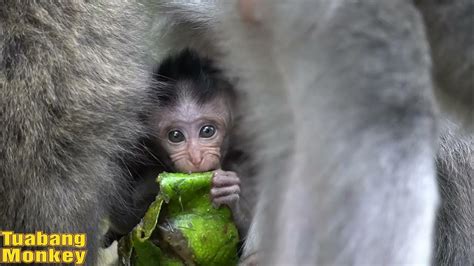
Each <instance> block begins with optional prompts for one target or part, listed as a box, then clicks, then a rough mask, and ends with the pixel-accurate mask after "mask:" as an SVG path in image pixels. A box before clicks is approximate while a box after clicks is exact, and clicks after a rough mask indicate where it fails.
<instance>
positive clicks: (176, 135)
mask: <svg viewBox="0 0 474 266" xmlns="http://www.w3.org/2000/svg"><path fill="white" fill-rule="evenodd" d="M168 139H169V141H171V142H173V143H179V142H182V141H184V135H183V133H182V132H181V131H179V130H172V131H170V132H169V133H168Z"/></svg>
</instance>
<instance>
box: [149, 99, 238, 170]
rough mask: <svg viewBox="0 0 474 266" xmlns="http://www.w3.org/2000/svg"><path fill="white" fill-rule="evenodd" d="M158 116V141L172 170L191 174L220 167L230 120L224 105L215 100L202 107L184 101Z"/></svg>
mask: <svg viewBox="0 0 474 266" xmlns="http://www.w3.org/2000/svg"><path fill="white" fill-rule="evenodd" d="M160 113H161V119H160V122H159V124H158V132H159V133H158V136H159V142H160V145H161V146H162V147H163V148H164V149H165V151H166V152H167V154H168V156H169V158H170V160H171V162H172V164H173V165H172V168H174V170H176V171H179V172H185V173H191V172H205V171H210V170H215V169H218V168H220V164H221V153H222V146H223V143H224V139H225V137H226V135H227V131H228V129H227V125H228V124H229V123H228V120H229V119H230V118H229V117H230V115H229V112H228V108H227V107H226V106H224V105H222V104H220V103H218V102H215V101H214V102H210V103H207V104H204V105H198V104H196V103H194V102H187V103H180V104H179V105H178V106H177V107H176V108H172V109H170V110H162V111H161V112H160Z"/></svg>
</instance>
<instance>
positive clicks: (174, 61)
mask: <svg viewBox="0 0 474 266" xmlns="http://www.w3.org/2000/svg"><path fill="white" fill-rule="evenodd" d="M153 81H154V82H155V83H154V86H153V88H152V92H151V95H152V97H154V98H155V100H156V102H157V104H158V105H159V106H161V107H169V106H174V105H176V104H177V101H179V100H180V97H182V95H183V94H184V93H188V94H189V97H191V98H192V99H194V100H196V101H197V102H198V104H203V103H206V102H209V101H211V100H213V99H215V98H216V97H219V96H223V97H231V95H232V89H231V88H230V84H229V83H228V82H226V81H225V80H224V78H223V76H222V74H221V71H220V70H218V69H217V68H216V67H214V66H213V64H212V62H211V60H209V59H207V58H204V57H201V56H199V55H198V54H197V53H196V52H195V51H193V50H190V49H185V50H183V51H181V52H179V53H178V54H175V55H171V56H169V57H167V58H166V59H165V60H164V61H163V62H162V63H161V64H160V65H159V66H158V68H157V69H156V71H155V72H154V73H153ZM183 82H190V84H188V85H187V86H177V84H179V83H181V84H180V85H182V83H183Z"/></svg>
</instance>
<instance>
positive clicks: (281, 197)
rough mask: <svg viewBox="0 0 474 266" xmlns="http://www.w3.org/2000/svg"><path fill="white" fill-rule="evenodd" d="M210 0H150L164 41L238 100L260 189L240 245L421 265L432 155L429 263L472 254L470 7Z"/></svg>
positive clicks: (310, 260)
mask: <svg viewBox="0 0 474 266" xmlns="http://www.w3.org/2000/svg"><path fill="white" fill-rule="evenodd" d="M223 2H225V3H222V8H223V11H222V13H221V10H220V9H219V8H216V6H214V5H213V3H214V1H202V2H201V3H197V2H196V1H194V2H192V3H190V2H188V1H162V3H161V6H160V8H161V10H162V11H163V12H162V13H161V15H162V17H161V19H163V20H164V21H168V22H172V23H174V24H171V26H170V24H168V25H167V27H166V34H165V35H163V36H164V37H169V38H166V39H165V42H164V43H165V45H167V46H168V47H173V48H175V47H179V44H180V43H186V44H188V43H189V42H186V41H185V40H186V39H189V38H192V40H193V42H192V44H194V45H195V46H196V47H194V48H195V49H199V48H200V47H201V48H204V50H205V51H211V53H215V54H216V55H217V56H218V57H220V58H221V60H222V61H221V63H222V65H223V66H222V67H224V68H225V67H227V69H228V73H230V75H236V76H238V77H239V78H240V83H239V84H238V86H237V88H240V89H242V90H243V91H245V92H246V93H247V94H248V96H249V97H248V98H247V103H246V104H248V106H249V108H248V109H247V110H250V111H248V114H251V115H247V116H245V115H244V117H245V118H247V119H248V121H247V122H248V125H252V126H245V125H243V126H242V128H247V129H252V131H250V130H249V131H247V132H246V133H247V134H248V135H250V136H251V139H253V140H254V141H255V143H257V144H258V145H256V146H253V147H254V149H255V150H254V153H255V154H257V155H256V156H255V157H256V158H261V161H258V162H257V164H258V165H259V166H260V167H261V168H260V174H259V176H260V179H259V180H261V181H262V182H263V185H262V186H261V189H262V190H263V193H262V194H261V196H260V198H259V202H258V206H257V210H256V217H255V220H254V223H253V228H252V229H253V231H252V230H251V232H250V233H249V239H248V240H247V249H246V254H247V255H248V254H251V253H252V252H253V251H255V250H258V249H259V248H261V252H262V254H264V255H262V256H261V260H262V262H263V264H269V265H273V264H275V263H280V264H289V265H306V264H311V265H312V264H315V263H317V264H321V265H327V264H329V265H333V264H356V265H378V264H414V263H419V264H424V265H426V264H428V263H429V262H430V259H431V255H432V248H433V246H434V245H432V240H433V232H435V227H434V225H435V222H434V221H435V212H436V207H437V202H438V194H437V188H436V185H437V184H436V178H435V176H436V172H435V171H436V170H435V160H434V158H435V155H436V153H438V156H439V159H438V162H439V164H438V169H439V170H438V171H439V173H440V175H439V186H441V189H440V191H441V196H442V198H441V199H442V204H441V209H440V212H439V213H438V220H437V222H436V232H435V233H436V238H437V243H436V254H435V259H436V261H435V262H436V263H438V264H441V265H445V264H448V265H450V264H460V265H465V264H467V265H469V264H470V263H472V256H473V251H472V249H471V248H470V245H471V244H470V241H471V240H470V235H471V232H472V218H473V216H472V200H471V199H470V198H471V197H472V196H470V195H471V194H472V174H473V164H474V163H473V152H472V151H473V148H472V147H473V139H472V133H469V132H470V131H469V130H470V128H472V121H471V120H470V119H471V118H472V108H473V103H472V78H473V64H474V58H473V51H474V49H473V48H474V41H473V39H472V34H470V27H471V26H472V24H473V23H474V21H473V16H472V14H473V12H474V3H472V2H470V1H457V2H455V3H454V2H453V3H445V2H443V1H438V2H433V1H416V3H413V2H410V1H342V0H341V1H300V2H298V3H289V2H288V1H283V0H281V1H280V0H277V1H272V0H261V1H259V0H241V1H223ZM425 27H426V28H425ZM170 28H171V29H170ZM173 29H174V30H173ZM183 29H184V30H183ZM425 29H426V30H427V33H428V35H426V34H425ZM173 32H176V33H177V34H176V35H173V34H172V33H173ZM163 36H162V37H163ZM161 40H162V41H163V39H161ZM183 40H184V41H183ZM215 40H222V42H221V44H220V45H217V46H216V45H215V43H216V42H215ZM170 43H171V44H172V45H170ZM429 44H430V45H429ZM429 46H431V50H430V48H429ZM210 48H212V49H210ZM216 51H218V52H217V53H216ZM432 63H433V64H434V67H433V68H432V66H431V64H432ZM435 95H436V96H435ZM438 108H440V109H441V111H442V113H441V114H440V113H438V112H437V109H438ZM439 118H441V119H442V121H443V122H442V124H443V125H442V126H438V120H439ZM450 120H451V121H454V122H453V123H454V125H453V124H452V122H451V121H450ZM252 122H254V123H252ZM255 125H258V126H255ZM459 125H461V127H464V128H465V129H466V128H467V129H468V130H467V133H466V130H465V131H464V133H463V132H462V131H461V130H459V129H458V127H459ZM438 128H441V129H442V130H441V131H438ZM438 132H439V133H440V135H442V136H443V137H442V138H441V144H442V145H441V148H440V149H439V150H438V148H437V141H438V139H437V138H438V136H439V134H438ZM275 202H278V203H279V204H275ZM453 205H454V206H455V207H456V208H452V207H453ZM452 219H455V221H456V222H455V223H454V222H452ZM274 221H276V222H274ZM260 239H261V240H260ZM256 258H257V259H258V256H257V257H256Z"/></svg>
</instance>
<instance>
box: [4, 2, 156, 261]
mask: <svg viewBox="0 0 474 266" xmlns="http://www.w3.org/2000/svg"><path fill="white" fill-rule="evenodd" d="M137 11H138V10H137V6H136V5H135V6H133V5H129V4H123V3H122V4H111V3H109V2H106V1H104V2H103V3H89V2H87V1H84V2H83V1H74V2H70V1H66V2H61V3H59V2H55V1H21V2H19V1H1V2H0V88H1V89H0V91H1V97H0V101H1V102H0V108H1V111H0V114H1V116H0V123H1V128H2V130H1V133H0V165H1V167H0V202H1V204H0V230H14V231H17V232H33V231H46V232H68V233H87V249H88V253H87V264H88V265H95V263H96V258H97V251H98V247H99V241H100V237H101V233H100V232H99V224H100V222H101V220H103V219H104V218H106V217H107V216H108V212H109V209H110V206H111V205H120V204H122V202H123V201H124V200H123V198H122V195H126V194H128V193H129V192H128V187H129V177H128V174H127V173H124V172H123V171H122V170H121V169H122V168H121V164H122V163H121V162H122V161H123V160H124V159H125V158H128V157H129V156H131V155H133V153H134V150H136V147H135V146H134V144H133V143H134V142H135V141H136V139H137V136H138V135H139V134H141V132H143V130H142V126H141V124H140V121H139V119H138V114H139V112H141V111H142V108H143V107H145V106H146V101H147V97H146V91H145V86H144V84H145V82H146V81H147V78H146V75H145V74H144V72H142V70H141V63H140V61H139V60H138V59H139V58H142V57H143V56H142V52H141V48H140V46H137V44H139V43H141V42H142V40H141V39H142V37H141V35H140V34H141V33H140V34H139V31H142V29H143V27H142V26H143V25H142V23H141V22H140V21H139V20H138V19H137V18H139V17H140V15H139V14H140V13H138V12H137ZM142 33H143V32H142ZM137 103H140V104H137Z"/></svg>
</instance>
